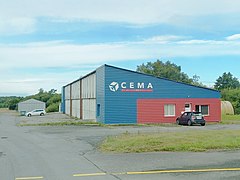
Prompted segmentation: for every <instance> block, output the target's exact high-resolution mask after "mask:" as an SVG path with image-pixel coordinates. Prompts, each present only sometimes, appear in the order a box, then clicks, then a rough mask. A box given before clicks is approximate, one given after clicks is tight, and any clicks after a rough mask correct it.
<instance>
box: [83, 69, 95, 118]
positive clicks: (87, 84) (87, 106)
mask: <svg viewBox="0 0 240 180" xmlns="http://www.w3.org/2000/svg"><path fill="white" fill-rule="evenodd" d="M81 91H82V106H83V107H82V118H83V119H91V120H96V73H93V74H90V75H89V76H86V77H85V78H83V79H82V87H81Z"/></svg>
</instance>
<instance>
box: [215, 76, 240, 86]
mask: <svg viewBox="0 0 240 180" xmlns="http://www.w3.org/2000/svg"><path fill="white" fill-rule="evenodd" d="M239 87H240V82H239V80H238V79H237V78H236V77H233V75H232V74H231V73H230V72H228V73H226V72H225V73H223V75H222V76H219V78H218V79H217V80H216V82H215V85H214V88H215V89H217V90H222V89H236V88H239Z"/></svg>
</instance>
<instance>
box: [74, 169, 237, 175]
mask: <svg viewBox="0 0 240 180" xmlns="http://www.w3.org/2000/svg"><path fill="white" fill-rule="evenodd" d="M220 171H240V168H212V169H175V170H174V169H173V170H157V171H135V172H134V171H131V172H115V173H88V174H74V175H73V176H74V177H88V176H105V175H111V174H112V175H143V174H161V173H194V172H203V173H204V172H220Z"/></svg>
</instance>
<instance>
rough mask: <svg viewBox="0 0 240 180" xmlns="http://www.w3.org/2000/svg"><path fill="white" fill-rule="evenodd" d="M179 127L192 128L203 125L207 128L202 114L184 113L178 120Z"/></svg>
mask: <svg viewBox="0 0 240 180" xmlns="http://www.w3.org/2000/svg"><path fill="white" fill-rule="evenodd" d="M176 123H177V124H178V125H183V124H186V125H188V126H191V125H193V124H201V126H205V123H206V122H205V119H204V117H203V115H202V113H200V112H184V113H183V114H182V115H181V116H180V117H178V118H177V119H176Z"/></svg>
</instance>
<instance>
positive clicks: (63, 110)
mask: <svg viewBox="0 0 240 180" xmlns="http://www.w3.org/2000/svg"><path fill="white" fill-rule="evenodd" d="M61 98H62V100H61V101H62V102H61V103H62V104H61V112H62V113H64V114H65V88H64V87H63V88H62V94H61Z"/></svg>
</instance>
